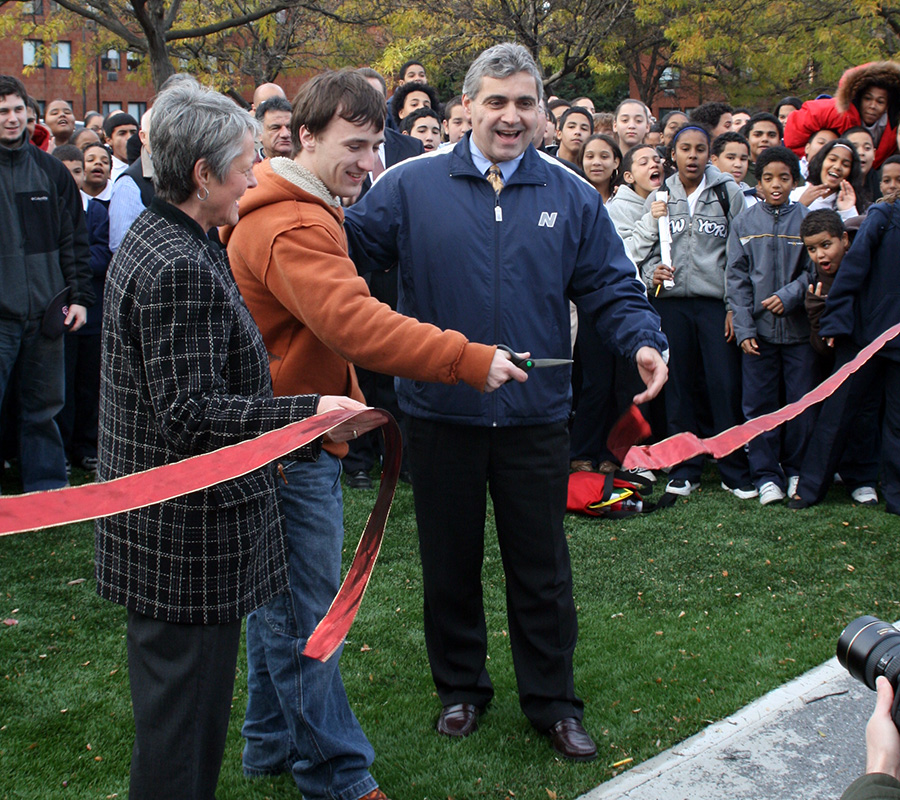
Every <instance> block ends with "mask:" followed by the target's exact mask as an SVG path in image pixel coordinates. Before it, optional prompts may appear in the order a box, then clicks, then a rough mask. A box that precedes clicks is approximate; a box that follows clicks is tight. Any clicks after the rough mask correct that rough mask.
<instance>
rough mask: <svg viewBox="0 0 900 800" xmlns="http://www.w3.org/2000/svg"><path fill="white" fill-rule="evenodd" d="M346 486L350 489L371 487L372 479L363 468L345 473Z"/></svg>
mask: <svg viewBox="0 0 900 800" xmlns="http://www.w3.org/2000/svg"><path fill="white" fill-rule="evenodd" d="M347 486H349V487H350V488H351V489H371V488H372V479H371V478H370V477H369V473H368V472H366V471H365V470H364V469H360V470H357V471H356V472H349V473H347Z"/></svg>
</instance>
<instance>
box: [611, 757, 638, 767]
mask: <svg viewBox="0 0 900 800" xmlns="http://www.w3.org/2000/svg"><path fill="white" fill-rule="evenodd" d="M632 761H634V759H633V758H623V759H622V760H621V761H616V763H615V764H610V765H609V768H610V769H616V767H624V766H625V765H626V764H630V763H631V762H632Z"/></svg>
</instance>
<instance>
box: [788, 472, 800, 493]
mask: <svg viewBox="0 0 900 800" xmlns="http://www.w3.org/2000/svg"><path fill="white" fill-rule="evenodd" d="M799 485H800V476H799V475H791V477H790V478H788V490H787V496H788V497H793V496H794V495H795V494H797V487H798V486H799Z"/></svg>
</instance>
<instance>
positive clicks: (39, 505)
mask: <svg viewBox="0 0 900 800" xmlns="http://www.w3.org/2000/svg"><path fill="white" fill-rule="evenodd" d="M379 426H384V438H385V457H384V471H383V473H382V478H381V486H380V488H379V490H378V497H377V498H376V500H375V508H374V510H373V511H372V514H371V515H370V517H369V520H368V522H367V523H366V527H365V530H364V531H363V534H362V537H361V538H360V541H359V546H358V547H357V549H356V555H355V556H354V558H353V563H352V564H351V566H350V570H349V571H348V572H347V577H346V578H345V579H344V583H343V585H342V586H341V588H340V591H339V592H338V594H337V596H336V597H335V599H334V602H333V603H332V604H331V608H329V610H328V613H327V614H326V615H325V617H324V618H323V619H322V621H321V622H320V623H319V625H318V626H317V627H316V630H315V632H314V633H313V635H312V636H311V637H310V638H309V640H308V642H307V645H306V654H307V655H310V656H311V657H312V658H318V659H319V660H321V661H324V660H325V659H327V658H328V657H329V656H330V655H331V654H332V653H333V652H334V651H335V650H336V649H337V648H338V647H339V646H340V644H341V642H342V641H343V640H344V637H345V636H346V635H347V632H348V631H349V630H350V626H351V625H352V624H353V619H354V617H355V616H356V612H357V611H358V610H359V605H360V603H361V602H362V598H363V595H364V594H365V592H366V585H367V584H368V581H369V577H370V576H371V574H372V568H373V567H374V566H375V560H376V559H377V558H378V551H379V550H380V549H381V542H382V539H383V538H384V526H385V523H386V522H387V517H388V513H389V512H390V508H391V501H392V500H393V497H394V489H395V487H396V485H397V477H398V475H399V474H400V430H399V429H398V427H397V423H396V422H395V421H394V418H393V417H392V416H391V415H390V414H388V413H387V412H386V411H382V410H380V409H377V410H376V409H367V410H366V411H345V410H335V411H329V412H327V413H325V414H319V415H317V416H315V417H310V418H309V419H305V420H301V421H299V422H294V423H291V424H290V425H286V426H284V427H283V428H279V429H278V430H274V431H270V432H269V433H264V434H262V435H261V436H258V437H256V438H255V439H249V440H248V441H246V442H240V443H239V444H234V445H230V446H228V447H223V448H221V449H219V450H216V451H214V452H212V453H204V454H202V455H199V456H193V457H191V458H186V459H184V460H183V461H178V462H176V463H174V464H166V465H165V466H162V467H154V468H153V469H148V470H145V471H144V472H138V473H135V474H133V475H125V476H124V477H121V478H116V479H114V480H111V481H106V482H105V483H91V484H85V485H84V486H71V487H67V488H64V489H54V490H51V491H47V492H31V493H29V494H21V495H13V496H8V497H2V498H0V536H9V535H11V534H14V533H22V532H24V531H31V530H36V529H39V528H51V527H54V526H57V525H68V524H70V523H73V522H84V521H86V520H91V519H96V518H98V517H108V516H110V515H112V514H121V513H122V512H123V511H133V510H134V509H137V508H143V507H144V506H149V505H153V504H154V503H161V502H163V501H165V500H171V499H173V498H175V497H180V496H181V495H185V494H189V493H190V492H196V491H199V490H201V489H207V488H209V487H210V486H214V485H216V484H217V483H222V482H223V481H228V480H232V479H233V478H237V477H240V476H241V475H246V474H247V473H248V472H253V470H256V469H259V468H260V467H264V466H265V465H266V464H269V463H270V462H272V461H274V460H275V459H277V458H280V457H281V456H284V455H286V454H287V453H290V452H293V451H294V450H297V449H299V448H300V447H303V445H306V444H309V443H310V442H311V441H313V440H314V439H317V438H318V437H320V436H323V435H324V434H326V433H329V432H333V433H336V434H340V435H341V437H342V438H349V437H348V436H347V435H346V434H347V433H348V432H349V431H350V430H354V431H358V432H359V433H364V432H366V431H369V430H372V429H373V428H376V427H379Z"/></svg>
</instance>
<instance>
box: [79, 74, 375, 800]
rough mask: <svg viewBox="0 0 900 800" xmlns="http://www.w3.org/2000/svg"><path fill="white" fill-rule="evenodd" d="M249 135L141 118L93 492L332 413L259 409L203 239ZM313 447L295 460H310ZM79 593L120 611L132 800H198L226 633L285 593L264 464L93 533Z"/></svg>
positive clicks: (247, 122)
mask: <svg viewBox="0 0 900 800" xmlns="http://www.w3.org/2000/svg"><path fill="white" fill-rule="evenodd" d="M257 125H258V123H257V122H256V120H254V119H253V117H252V116H250V115H249V114H247V113H246V112H245V111H242V110H241V109H239V108H238V107H237V106H236V105H235V104H234V103H233V102H232V101H231V100H229V99H227V98H226V97H224V96H222V95H220V94H218V93H216V92H212V91H208V90H206V89H203V88H201V87H200V86H199V85H198V84H197V83H196V82H195V81H181V82H179V83H177V84H175V85H173V86H172V87H171V88H169V89H167V90H164V91H163V92H162V93H161V94H160V95H159V97H158V98H157V100H156V103H155V105H154V107H153V127H152V130H151V134H150V136H151V147H152V151H153V164H154V168H155V177H154V183H155V186H156V197H155V198H154V200H153V202H152V203H151V205H150V207H149V208H148V209H147V210H146V211H144V212H143V213H142V214H141V215H140V216H139V217H138V218H137V220H135V222H134V224H133V225H132V227H131V229H130V230H129V231H128V233H127V234H126V235H125V238H124V239H123V241H122V245H121V247H120V248H119V250H118V252H117V253H116V256H115V258H114V259H113V262H112V264H111V266H110V269H109V273H108V277H107V284H106V296H105V298H106V299H105V306H104V315H103V355H102V375H101V401H100V435H99V474H100V478H101V479H103V480H110V479H113V478H117V477H120V476H122V475H127V474H130V473H134V472H139V471H141V470H146V469H150V468H152V467H157V466H161V465H163V464H169V463H172V462H175V461H179V460H181V459H184V458H187V457H189V456H192V455H196V454H199V453H205V452H208V451H211V450H215V449H217V448H220V447H223V446H225V445H230V444H234V443H236V442H239V441H242V440H244V439H249V438H252V437H255V436H257V435H259V434H261V433H264V432H266V431H269V430H273V429H275V428H279V427H281V426H283V425H286V424H288V423H290V422H294V421H296V420H299V419H302V418H305V417H308V416H310V415H312V414H315V413H317V411H325V410H330V409H333V408H338V407H340V408H360V409H361V408H363V406H362V405H361V404H359V403H356V402H354V401H352V400H349V399H348V398H337V397H319V396H318V395H304V396H295V397H277V398H276V397H273V396H272V388H271V380H270V376H269V363H268V357H267V354H266V350H265V347H264V346H263V341H262V337H261V336H260V334H259V331H258V329H257V327H256V325H255V324H254V322H253V319H252V318H251V316H250V314H249V312H248V311H247V308H246V307H245V306H244V304H243V302H242V300H241V297H240V294H239V292H238V289H237V287H236V286H235V283H234V279H233V278H232V276H231V271H230V269H229V265H228V258H227V255H226V253H225V251H224V250H222V249H220V247H219V246H218V245H217V244H216V243H215V242H213V241H210V239H209V237H208V236H207V232H208V231H209V230H210V229H212V228H215V227H216V226H221V225H225V224H234V223H236V222H237V218H238V200H239V198H240V197H241V195H243V193H244V192H245V191H246V190H247V189H248V188H250V187H253V186H255V185H256V179H255V178H254V176H253V172H252V167H253V162H254V134H255V133H256V129H257ZM317 450H318V447H317V446H316V447H313V446H308V447H306V448H304V450H303V451H301V456H308V457H309V458H315V457H316V455H317ZM96 574H97V590H98V592H99V593H100V595H101V596H102V597H105V598H107V599H108V600H111V601H113V602H115V603H119V604H121V605H124V606H125V607H126V609H127V611H128V624H127V631H128V632H127V647H128V666H129V678H130V684H131V697H132V702H133V706H134V720H135V743H134V750H133V753H132V761H131V787H130V794H129V796H130V797H131V799H132V800H143V798H151V797H152V798H160V797H167V798H179V800H188V799H189V798H190V799H195V800H201V799H203V800H206V799H207V798H213V797H214V796H215V788H216V783H217V782H218V776H219V769H220V766H221V763H222V756H223V753H224V748H225V735H226V730H227V727H228V719H229V715H230V709H231V698H232V691H233V687H234V673H235V665H236V660H237V652H238V643H239V640H240V631H241V618H242V617H243V616H244V615H245V614H247V613H248V612H249V611H251V610H252V609H254V608H257V607H259V606H261V605H263V604H264V603H266V602H267V601H268V600H269V599H271V598H272V597H273V596H274V595H275V594H277V593H278V592H280V591H281V590H282V589H283V588H284V587H285V586H286V584H287V565H286V561H285V552H284V545H283V541H282V528H281V519H280V516H279V510H278V505H277V501H276V495H275V484H274V479H273V471H272V467H271V466H270V467H268V468H264V469H261V470H256V471H254V472H250V473H248V474H247V475H244V476H241V477H239V478H235V479H233V480H230V481H226V482H224V483H221V484H219V485H217V486H214V487H212V488H210V489H206V490H204V491H199V492H194V493H191V494H188V495H185V496H183V497H179V498H176V499H174V500H169V501H166V502H163V503H160V504H158V505H154V506H150V507H147V508H140V509H137V510H134V511H129V512H126V513H123V514H119V515H117V516H115V517H111V518H108V519H103V520H98V521H97V526H96Z"/></svg>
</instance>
